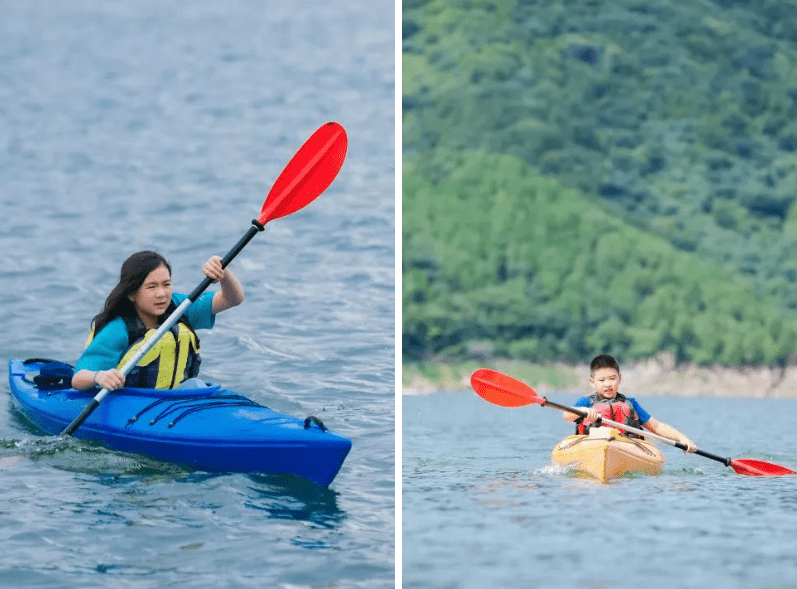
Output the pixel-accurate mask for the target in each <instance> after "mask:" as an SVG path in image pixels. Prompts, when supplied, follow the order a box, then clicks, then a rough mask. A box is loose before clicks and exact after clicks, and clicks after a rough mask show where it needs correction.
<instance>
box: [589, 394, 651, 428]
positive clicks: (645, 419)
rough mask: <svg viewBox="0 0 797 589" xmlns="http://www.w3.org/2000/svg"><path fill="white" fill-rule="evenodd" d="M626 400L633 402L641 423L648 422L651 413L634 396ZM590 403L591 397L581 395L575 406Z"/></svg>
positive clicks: (632, 404)
mask: <svg viewBox="0 0 797 589" xmlns="http://www.w3.org/2000/svg"><path fill="white" fill-rule="evenodd" d="M625 400H626V401H628V402H629V403H631V406H632V407H633V408H634V411H636V414H637V416H638V417H639V423H642V424H645V423H647V422H648V420H649V419H650V413H648V412H647V411H645V410H644V409H643V408H642V405H640V404H639V403H637V400H636V399H634V398H633V397H626V398H625ZM590 403H591V401H590V400H589V397H581V398H580V399H579V400H578V401H576V404H575V406H576V407H589V406H590Z"/></svg>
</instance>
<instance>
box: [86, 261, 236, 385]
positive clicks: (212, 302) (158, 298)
mask: <svg viewBox="0 0 797 589" xmlns="http://www.w3.org/2000/svg"><path fill="white" fill-rule="evenodd" d="M202 270H203V272H204V273H205V275H206V276H207V277H208V278H210V279H211V280H214V281H218V283H219V284H220V285H221V290H219V291H218V292H215V293H212V292H206V293H204V294H202V295H201V296H200V297H199V298H198V299H197V300H196V301H194V302H193V303H192V304H191V305H190V306H189V307H188V308H187V310H186V312H185V314H184V315H183V316H182V317H181V318H180V320H179V321H178V322H177V323H176V324H175V325H174V326H173V327H172V328H171V329H170V330H169V331H168V332H167V333H166V334H164V335H163V337H162V338H161V339H160V340H159V341H158V343H156V344H155V345H154V347H153V348H152V349H151V350H150V351H149V352H148V353H147V354H146V355H144V357H143V358H142V359H141V360H140V361H139V363H138V365H137V366H136V368H134V369H133V370H132V371H131V372H130V374H128V375H127V379H125V377H124V376H122V373H121V372H120V371H119V370H118V368H119V367H121V366H122V365H123V364H124V363H125V362H126V361H127V358H129V357H132V355H133V354H135V352H136V350H138V349H139V348H140V347H141V346H142V345H144V344H145V343H146V342H147V338H148V337H150V336H152V335H153V334H154V333H155V331H156V330H157V328H158V326H159V325H160V324H161V323H163V321H164V320H165V319H166V318H168V317H169V315H170V314H171V313H172V311H173V310H174V309H175V308H176V307H177V306H178V305H179V304H180V303H181V302H182V301H184V300H185V299H186V298H187V295H184V294H176V293H172V269H171V266H170V265H169V263H168V262H167V261H166V259H165V258H164V257H163V256H161V255H160V254H158V253H156V252H151V251H142V252H138V253H135V254H133V255H132V256H130V257H129V258H128V259H127V260H126V261H125V262H124V264H122V270H121V272H120V278H119V283H118V284H117V285H116V287H115V288H114V289H113V290H112V291H111V294H110V295H108V298H107V299H106V301H105V306H104V308H103V309H102V311H101V312H100V313H99V314H98V315H97V316H96V317H94V320H93V321H92V330H91V334H90V335H89V339H88V341H87V343H86V349H85V350H84V351H83V355H82V356H81V357H80V360H78V362H77V364H76V366H75V374H74V376H73V377H72V387H73V388H76V389H88V388H92V387H102V388H106V389H108V390H111V391H112V390H116V389H119V388H121V387H123V386H125V384H127V386H136V387H143V388H175V387H177V386H178V385H179V384H180V383H181V382H183V381H184V380H187V379H188V378H192V377H195V376H196V375H197V373H198V372H199V363H200V358H199V338H198V337H197V335H196V332H195V331H194V330H196V329H210V328H212V327H213V324H214V323H215V320H216V314H217V313H221V312H222V311H225V310H227V309H230V308H232V307H235V306H237V305H240V304H241V302H243V300H244V293H243V289H242V288H241V283H240V282H239V281H238V279H237V278H236V277H235V275H234V274H233V273H232V272H231V271H230V270H229V269H223V268H222V267H221V258H220V257H219V256H212V257H210V258H209V259H208V260H207V261H206V262H205V264H204V266H203V267H202Z"/></svg>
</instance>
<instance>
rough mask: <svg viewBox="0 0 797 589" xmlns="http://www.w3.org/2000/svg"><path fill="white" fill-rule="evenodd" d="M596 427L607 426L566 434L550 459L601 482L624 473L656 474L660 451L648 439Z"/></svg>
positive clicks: (661, 457)
mask: <svg viewBox="0 0 797 589" xmlns="http://www.w3.org/2000/svg"><path fill="white" fill-rule="evenodd" d="M596 429H597V430H606V429H608V428H593V429H592V430H591V431H590V435H581V436H568V437H566V438H565V439H564V440H562V441H561V442H559V443H558V444H557V445H556V446H555V447H554V449H553V451H552V452H551V458H552V459H553V461H554V462H555V463H556V464H558V465H559V466H563V467H570V468H572V469H573V470H575V471H576V472H580V473H583V474H587V475H589V476H591V477H593V478H595V479H598V480H599V481H602V482H608V481H610V480H611V479H615V478H618V477H621V476H623V475H624V474H626V473H642V474H649V475H657V474H659V473H660V472H661V471H662V469H663V468H664V455H663V454H662V453H661V451H660V450H659V449H658V448H657V447H656V446H655V445H653V444H652V443H650V442H647V441H645V440H640V439H638V438H627V437H625V436H622V435H620V433H619V432H617V430H608V432H606V431H604V432H600V431H598V432H596V433H593V432H595V430H596Z"/></svg>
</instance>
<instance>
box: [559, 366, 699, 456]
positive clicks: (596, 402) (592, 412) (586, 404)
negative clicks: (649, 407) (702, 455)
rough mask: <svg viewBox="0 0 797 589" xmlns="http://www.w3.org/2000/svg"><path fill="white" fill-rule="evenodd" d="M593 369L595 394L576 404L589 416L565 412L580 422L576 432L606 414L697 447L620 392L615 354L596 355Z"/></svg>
mask: <svg viewBox="0 0 797 589" xmlns="http://www.w3.org/2000/svg"><path fill="white" fill-rule="evenodd" d="M589 369H590V378H589V384H590V385H592V388H593V389H595V394H593V395H591V396H589V397H581V398H580V399H579V400H578V401H576V404H575V407H581V408H585V409H587V417H586V418H581V417H579V416H578V415H575V414H573V413H565V414H564V419H565V420H566V421H575V422H576V433H579V434H583V433H587V431H589V424H590V423H592V422H593V421H595V420H596V419H598V417H601V416H602V417H605V418H607V419H611V420H612V421H617V422H619V423H623V424H625V425H628V426H631V427H636V428H637V429H642V428H645V429H647V430H650V431H651V432H653V433H654V434H657V435H660V436H663V437H665V438H669V439H671V440H675V441H676V442H680V443H681V444H683V445H684V446H686V447H687V450H686V452H694V451H695V450H697V446H696V445H695V443H694V442H693V441H692V440H690V439H689V438H687V437H686V436H685V435H684V434H682V433H681V432H679V431H678V430H677V429H675V428H674V427H672V426H671V425H668V424H666V423H664V422H662V421H659V420H658V419H656V418H655V417H651V415H650V413H648V412H647V411H645V410H644V409H643V408H642V406H641V405H640V404H639V403H638V402H637V401H636V399H634V398H632V397H625V396H623V395H621V394H620V392H619V388H620V381H621V380H622V377H621V376H620V366H619V364H617V360H615V359H614V358H613V357H612V356H609V355H608V354H601V355H600V356H596V357H595V358H593V359H592V362H591V363H590V366H589Z"/></svg>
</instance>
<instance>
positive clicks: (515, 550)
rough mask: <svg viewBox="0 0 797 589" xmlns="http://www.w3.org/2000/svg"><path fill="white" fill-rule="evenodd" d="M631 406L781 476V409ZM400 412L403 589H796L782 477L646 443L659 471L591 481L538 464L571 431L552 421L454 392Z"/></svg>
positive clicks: (785, 457)
mask: <svg viewBox="0 0 797 589" xmlns="http://www.w3.org/2000/svg"><path fill="white" fill-rule="evenodd" d="M578 396H579V394H577V393H574V392H569V393H568V392H561V393H553V394H550V395H548V397H549V398H550V399H551V400H552V401H558V402H561V403H565V404H572V403H574V402H575V400H576V399H577V398H578ZM637 399H638V400H639V401H640V402H641V403H642V405H643V407H645V408H646V409H647V410H648V411H650V413H651V414H652V415H654V416H655V417H657V418H658V419H660V420H662V421H665V422H667V423H670V424H671V425H673V426H675V427H677V428H679V429H681V430H682V431H683V432H684V433H686V434H687V435H689V436H690V437H691V438H692V439H693V440H695V442H696V443H697V444H698V446H699V447H700V448H702V449H703V450H706V451H708V452H713V453H714V454H718V455H720V456H728V457H732V458H758V459H761V460H766V461H769V462H774V463H777V464H781V465H783V466H787V467H789V468H791V469H793V470H797V439H796V438H795V436H794V434H793V431H792V430H793V428H792V427H791V421H792V419H793V417H794V415H796V414H797V400H794V399H788V400H786V399H746V398H723V399H720V398H708V397H697V398H672V397H645V396H644V395H637ZM402 406H403V407H402V431H403V435H402V453H403V475H402V506H403V509H402V536H403V541H402V561H403V565H402V575H403V587H405V588H406V589H410V588H427V587H435V588H436V589H449V588H450V589H454V588H457V589H471V588H472V589H477V588H483V587H501V588H502V589H514V588H518V589H520V588H529V587H533V588H535V589H549V588H550V589H554V588H556V589H558V588H561V589H572V588H573V587H582V588H588V589H614V588H621V587H633V586H637V585H638V586H640V587H645V588H646V589H658V588H662V589H665V588H666V589H672V588H673V587H678V588H687V589H690V588H695V589H703V588H705V587H721V588H722V589H743V588H744V589H753V588H758V589H764V588H768V589H775V588H777V589H785V588H792V587H797V558H796V557H795V553H794V538H795V537H796V536H797V477H795V476H788V477H748V476H742V475H738V474H735V472H734V471H733V470H732V469H731V468H728V467H725V466H723V465H722V464H721V463H719V462H716V461H713V460H709V459H706V458H703V457H700V456H696V455H685V454H684V453H683V452H681V451H680V450H677V449H675V448H672V447H671V446H667V445H664V444H662V445H661V447H662V452H663V453H664V454H665V458H666V460H667V463H666V465H665V468H664V471H663V473H662V474H661V475H659V476H655V477H651V476H633V477H632V476H629V477H626V478H622V479H619V480H615V481H612V482H611V483H609V484H601V483H599V482H595V481H593V480H588V479H584V478H579V477H577V476H574V474H572V473H566V472H563V471H562V470H560V469H558V468H554V467H553V466H552V465H551V459H550V452H551V449H552V448H553V446H554V445H555V444H556V442H558V441H559V440H560V439H561V438H563V437H565V436H566V435H570V434H571V433H572V425H571V424H568V423H565V422H564V421H563V420H562V417H561V413H560V412H559V411H557V410H554V409H551V408H543V407H540V406H537V405H534V406H531V407H523V408H514V409H508V408H503V407H497V406H494V405H491V404H489V403H487V402H486V401H484V400H482V399H481V398H480V397H478V396H477V395H476V394H475V393H465V392H463V393H439V394H432V395H426V396H407V395H405V396H404V397H403V399H402Z"/></svg>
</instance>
